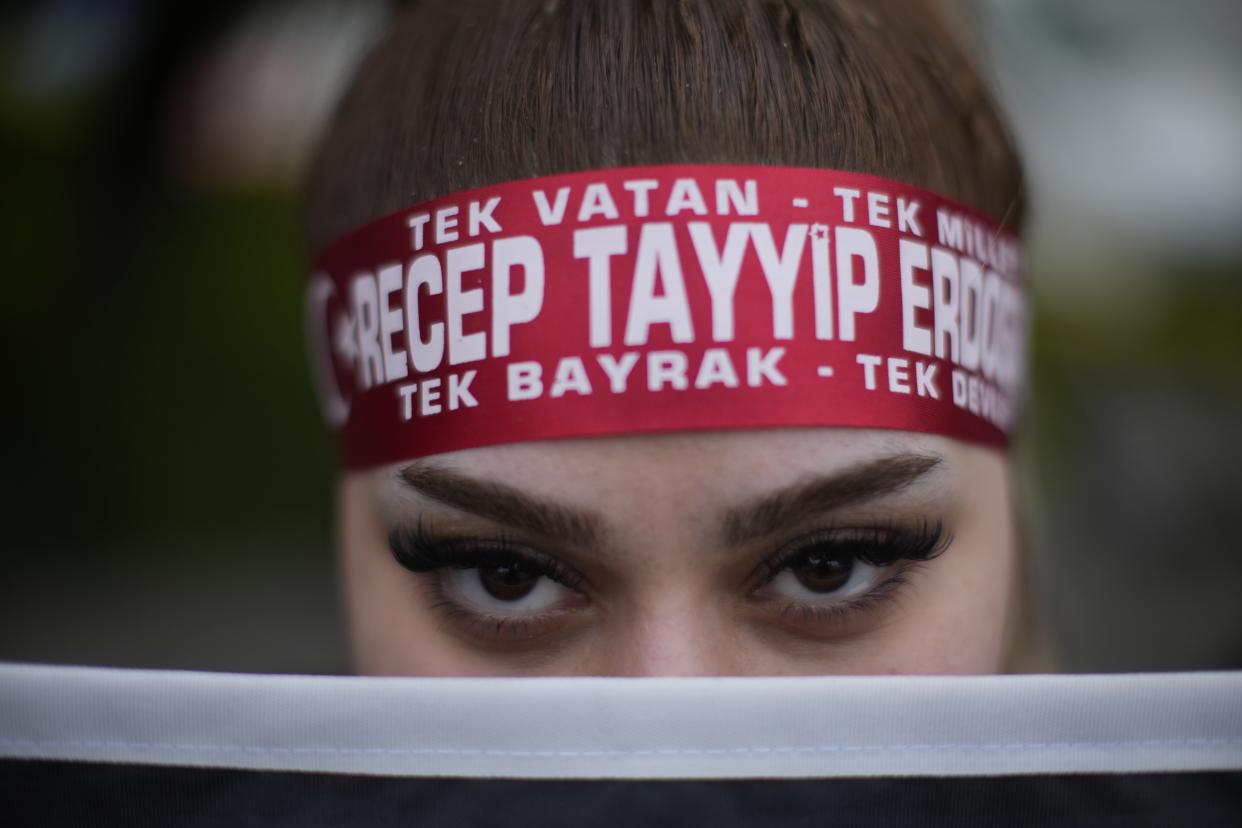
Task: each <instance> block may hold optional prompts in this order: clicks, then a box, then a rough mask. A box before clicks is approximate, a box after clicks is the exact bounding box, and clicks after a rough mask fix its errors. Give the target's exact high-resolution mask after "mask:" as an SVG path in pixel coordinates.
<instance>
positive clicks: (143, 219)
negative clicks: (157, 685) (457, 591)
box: [0, 0, 1242, 672]
mask: <svg viewBox="0 0 1242 828" xmlns="http://www.w3.org/2000/svg"><path fill="white" fill-rule="evenodd" d="M943 5H944V6H945V7H946V12H947V13H948V14H949V15H950V17H951V19H952V20H953V21H954V22H955V24H956V25H958V26H959V27H960V29H961V34H962V38H963V39H964V40H965V41H966V42H967V43H968V44H969V46H970V47H971V48H972V49H974V50H976V51H977V53H978V55H979V59H980V61H981V63H983V65H984V66H985V67H986V69H987V72H988V74H989V76H990V77H991V78H992V79H993V82H994V86H995V88H996V91H997V94H998V97H999V98H1000V99H1001V101H1002V104H1003V106H1004V108H1005V109H1006V110H1007V112H1008V113H1009V115H1010V117H1011V121H1012V123H1013V125H1014V129H1015V133H1016V134H1017V137H1018V140H1019V143H1020V145H1021V147H1022V150H1023V153H1024V155H1025V157H1026V159H1027V164H1028V175H1029V178H1030V188H1031V197H1032V207H1033V214H1032V221H1031V223H1030V225H1029V232H1028V238H1029V240H1030V253H1031V278H1032V281H1033V283H1034V285H1035V295H1034V301H1035V343H1034V350H1033V374H1034V387H1033V394H1032V405H1031V409H1030V412H1029V420H1028V424H1029V429H1028V432H1027V438H1026V440H1025V441H1024V443H1023V445H1022V446H1021V455H1020V456H1021V462H1022V469H1023V474H1024V476H1025V479H1026V482H1027V487H1028V490H1029V492H1028V493H1029V501H1030V503H1029V510H1030V514H1029V523H1030V530H1031V538H1032V545H1033V558H1034V564H1035V569H1036V573H1037V588H1038V592H1039V594H1040V596H1041V611H1042V613H1043V617H1044V618H1045V620H1046V621H1047V623H1048V625H1049V627H1050V629H1051V630H1052V633H1053V635H1054V639H1055V643H1056V646H1057V649H1058V651H1059V654H1060V661H1061V666H1063V667H1064V668H1065V669H1068V670H1075V671H1082V670H1159V669H1203V668H1237V667H1242V543H1239V540H1238V537H1239V534H1240V533H1242V528H1239V526H1238V525H1237V524H1235V523H1234V521H1235V520H1237V519H1238V513H1239V511H1240V507H1239V502H1240V501H1242V497H1240V493H1242V162H1240V161H1239V157H1238V154H1239V149H1240V148H1242V57H1240V56H1242V49H1240V48H1239V46H1240V45H1242V43H1240V42H1239V41H1240V40H1242V38H1239V36H1238V34H1237V32H1240V31H1242V4H1237V3H1234V2H1228V0H1193V2H1185V3H1179V4H1171V3H1163V2H1156V0H1134V1H1133V2H1127V0H1111V1H1110V2H1094V3H1076V2H1069V0H1062V1H1061V2H1057V1H1055V0H977V2H969V3H953V2H948V3H944V4H943ZM390 13H391V4H389V3H384V2H379V1H378V0H375V1H373V2H363V1H362V0H358V1H356V2H340V1H339V0H315V2H299V3H288V2H287V3H273V2H216V3H203V4H167V3H155V2H146V3H143V2H138V0H130V1H129V2H120V1H119V0H117V1H115V2H107V1H106V0H99V2H27V3H16V4H14V3H10V4H8V5H7V6H6V7H5V10H4V11H3V12H0V20H3V27H2V28H0V172H2V173H3V187H2V188H0V215H2V216H3V222H2V223H0V249H2V250H3V255H4V263H5V264H4V287H5V299H4V301H3V302H2V303H0V319H2V323H0V327H2V330H3V337H4V345H5V350H4V353H5V355H6V361H7V364H8V365H9V369H8V371H9V373H10V376H11V377H12V379H11V380H10V381H9V382H8V383H7V386H8V389H9V390H8V393H6V395H5V398H6V400H7V401H8V402H7V404H6V405H5V409H6V412H7V418H8V419H9V421H10V423H11V425H10V427H9V432H10V434H11V438H10V442H9V444H8V446H7V447H6V449H5V457H6V460H5V464H4V469H5V473H4V475H3V478H2V479H3V486H4V490H3V503H4V537H5V540H4V547H3V548H4V553H3V555H4V557H3V569H2V574H0V659H3V660H31V661H52V662H74V663H94V664H115V665H124V666H152V667H193V668H204V669H228V670H259V671H271V672H278V671H290V672H336V671H342V670H346V669H348V662H347V659H346V656H345V652H344V644H343V636H342V634H341V630H340V626H339V608H338V604H337V596H336V592H335V586H334V572H333V559H332V551H331V549H332V520H331V511H332V494H333V476H334V459H333V451H334V449H333V446H332V443H331V441H330V439H329V436H328V433H327V431H326V429H325V428H324V427H323V425H322V424H321V422H320V419H319V416H318V412H317V408H316V406H315V403H314V400H313V397H312V393H311V390H310V385H309V380H308V372H307V369H306V359H305V355H304V352H303V346H302V331H301V319H300V316H301V287H302V284H303V280H304V278H305V275H306V273H307V268H308V263H307V258H306V255H305V251H304V249H303V246H302V238H301V232H300V226H299V214H298V205H297V189H298V184H299V181H300V176H301V174H302V170H303V168H304V164H305V161H306V157H307V154H308V152H309V150H310V148H311V147H312V146H313V142H314V140H315V136H316V135H317V133H318V130H319V129H321V127H322V124H323V122H324V119H325V118H326V117H327V116H328V115H329V114H330V112H331V108H332V104H333V102H334V100H335V98H336V96H337V95H338V94H339V91H340V89H341V86H342V84H343V83H344V82H345V80H346V78H347V77H348V74H349V72H350V70H351V68H352V67H353V65H354V64H355V62H356V61H357V59H358V58H359V56H360V55H361V54H362V53H363V51H364V50H365V49H366V48H367V46H368V45H369V44H370V43H371V42H372V41H373V39H374V38H375V37H376V36H377V34H378V33H379V32H380V31H381V30H382V28H383V26H384V24H385V20H386V19H387V17H388V15H389V14H390Z"/></svg>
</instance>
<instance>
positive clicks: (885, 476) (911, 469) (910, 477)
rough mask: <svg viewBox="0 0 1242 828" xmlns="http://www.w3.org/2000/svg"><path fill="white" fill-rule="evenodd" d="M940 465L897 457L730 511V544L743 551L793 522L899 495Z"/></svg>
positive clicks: (916, 457)
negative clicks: (744, 548) (748, 543)
mask: <svg viewBox="0 0 1242 828" xmlns="http://www.w3.org/2000/svg"><path fill="white" fill-rule="evenodd" d="M940 464H941V458H939V457H935V456H932V455H926V454H896V455H892V456H890V457H884V458H881V459H879V460H874V461H871V462H869V463H864V464H862V465H859V466H855V467H853V468H849V469H846V470H845V471H842V472H837V473H834V474H831V475H825V476H819V477H813V478H811V479H810V480H804V481H801V482H799V483H796V484H794V485H792V486H789V487H787V488H785V489H781V490H779V491H776V492H773V493H772V494H768V495H765V496H763V497H762V498H759V499H758V500H756V501H753V502H751V503H745V504H742V505H740V506H736V507H733V508H731V509H729V510H728V511H726V512H725V516H724V523H723V526H724V538H725V541H726V542H727V543H728V544H730V545H733V546H740V545H741V544H744V543H747V542H749V541H753V540H756V539H759V538H764V537H767V536H769V535H772V534H774V533H776V532H778V531H780V530H781V529H783V528H784V527H786V526H787V525H789V524H791V523H795V522H797V521H800V520H806V519H808V518H810V517H813V516H815V515H818V514H823V513H824V512H831V511H834V510H836V509H841V508H844V507H845V506H850V505H853V504H856V503H861V502H864V501H867V500H872V499H874V498H877V497H879V496H881V495H886V494H892V493H894V492H898V491H900V490H901V489H904V488H906V487H907V486H909V485H911V484H912V483H914V482H915V481H916V480H918V479H920V478H921V477H923V476H925V475H927V474H928V473H930V472H931V471H932V470H933V469H935V468H936V467H937V466H939V465H940Z"/></svg>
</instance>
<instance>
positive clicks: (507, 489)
mask: <svg viewBox="0 0 1242 828" xmlns="http://www.w3.org/2000/svg"><path fill="white" fill-rule="evenodd" d="M397 474H398V477H399V478H400V479H401V481H402V482H403V483H405V484H406V485H407V486H409V487H410V488H411V489H413V490H414V491H416V492H418V493H419V494H421V495H423V496H424V497H427V498H430V499H431V500H434V501H436V502H437V503H441V504H443V505H445V506H451V507H452V508H454V509H459V510H461V511H463V512H469V513H470V514H473V515H477V516H479V517H483V518H487V519H488V520H492V521H495V522H496V523H500V524H503V525H505V526H510V527H513V528H517V529H523V530H525V531H527V532H531V533H533V534H536V535H542V536H544V537H548V538H556V539H558V540H561V541H563V542H565V543H569V544H571V545H573V546H582V547H594V546H597V545H598V544H599V540H600V537H601V536H602V535H603V534H604V531H603V526H604V522H603V520H602V519H601V518H600V517H599V516H598V515H596V514H595V513H593V512H590V511H587V510H582V509H574V508H570V507H568V506H563V505H561V504H559V503H552V502H550V501H546V500H538V499H536V498H533V497H530V496H529V495H527V494H525V493H524V492H522V491H520V490H518V489H515V488H513V487H511V486H506V485H504V484H503V483H495V482H492V481H485V480H478V479H476V478H473V477H467V476H466V475H462V474H458V473H456V472H453V471H449V470H448V469H445V468H443V467H440V466H436V465H432V464H428V463H412V464H410V465H408V466H406V467H404V468H403V469H401V470H400V471H399V472H398V473H397Z"/></svg>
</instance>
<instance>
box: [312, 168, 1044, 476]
mask: <svg viewBox="0 0 1242 828" xmlns="http://www.w3.org/2000/svg"><path fill="white" fill-rule="evenodd" d="M316 267H317V272H316V274H315V276H314V277H313V278H312V280H311V282H310V285H309V288H308V292H307V301H306V312H307V320H308V326H309V332H310V339H311V350H312V355H313V357H314V361H315V369H314V370H315V378H316V383H317V386H318V390H319V392H320V397H321V400H322V402H323V404H324V410H325V412H326V414H327V417H328V420H329V422H330V423H331V424H332V425H333V426H334V427H336V428H338V429H339V431H340V437H341V445H342V453H343V458H344V462H345V465H346V466H348V467H350V468H363V467H368V466H374V465H378V464H382V463H387V462H393V461H398V460H405V459H410V458H415V457H421V456H425V455H429V454H438V453H441V452H446V451H453V450H455V449H463V448H470V447H473V446H486V445H492V444H496V443H512V442H517V441H523V440H542V439H557V438H564V437H582V436H589V435H605V434H636V433H644V432H655V431H681V430H688V429H727V428H769V427H780V426H856V427H864V428H894V429H904V430H909V431H922V432H930V433H935V434H942V435H945V436H948V437H953V438H957V439H960V440H968V441H971V442H975V443H981V444H985V445H990V446H1003V445H1005V444H1006V442H1007V440H1008V437H1009V435H1010V433H1011V432H1012V429H1013V426H1014V422H1015V419H1016V416H1017V412H1018V409H1019V407H1020V404H1021V398H1022V386H1023V382H1024V363H1025V330H1026V311H1025V303H1024V298H1023V293H1022V287H1023V280H1022V275H1021V268H1022V255H1021V250H1020V247H1019V244H1018V241H1017V239H1016V238H1015V237H1014V236H1013V235H1012V234H1011V233H1009V232H1007V231H1006V230H1004V229H1003V228H1001V227H1000V226H998V225H997V224H996V223H995V222H993V221H991V220H989V219H987V218H985V217H983V216H981V215H980V214H979V213H977V212H975V211H973V210H970V209H968V208H966V207H963V206H962V205H960V204H956V203H954V202H951V201H949V200H947V199H944V198H941V197H940V196H938V195H935V194H934V193H930V192H927V191H925V190H919V189H917V188H914V187H911V186H908V185H906V184H901V183H898V182H895V181H889V180H886V179H882V178H876V177H874V176H868V175H859V174H856V173H847V172H838V171H835V170H821V169H800V168H790V167H758V166H717V165H676V166H659V167H630V168H620V169H607V170H592V171H589V172H580V173H570V174H567V175H556V176H548V177H546V178H536V179H530V180H526V181H514V182H509V183H506V184H498V185H495V186H490V187H481V188H479V189H476V190H468V191H465V192H461V193H455V194H453V195H450V196H445V197H443V198H437V199H434V200H432V201H428V202H425V203H423V204H419V205H417V206H415V207H412V208H409V209H406V210H401V211H400V212H397V213H393V214H391V215H388V216H385V217H384V218H381V219H378V220H377V221H375V222H372V223H371V224H368V225H366V226H365V227H362V228H360V229H358V230H355V231H354V232H352V233H350V234H348V235H347V236H345V237H344V238H342V239H340V240H338V241H336V242H335V243H333V244H331V245H329V246H328V247H327V248H326V249H325V250H324V251H322V253H321V254H320V255H319V257H318V259H317V261H316Z"/></svg>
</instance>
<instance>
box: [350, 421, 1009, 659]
mask: <svg viewBox="0 0 1242 828" xmlns="http://www.w3.org/2000/svg"><path fill="white" fill-rule="evenodd" d="M341 515H342V540H343V570H344V577H345V592H346V603H347V611H348V616H349V622H350V628H351V632H352V640H353V647H354V654H355V658H356V662H357V666H358V668H359V670H360V671H361V672H363V673H375V674H413V675H458V676H476V675H572V674H578V675H624V676H656V675H744V674H758V675H790V674H829V673H871V674H876V673H989V672H996V671H997V670H998V669H1000V667H1001V663H1002V660H1003V658H1004V655H1005V653H1004V649H1005V641H1006V632H1007V630H1006V627H1007V621H1008V618H1009V615H1010V604H1011V594H1012V592H1013V590H1012V589H1011V587H1012V583H1011V582H1012V579H1013V573H1014V569H1015V539H1014V527H1013V515H1012V507H1011V503H1010V490H1009V480H1008V476H1007V470H1006V464H1005V460H1004V458H1003V456H1002V455H1001V454H1000V453H998V452H996V451H992V450H989V449H984V448H978V447H973V446H968V445H966V444H963V443H959V442H957V441H954V440H950V439H946V438H942V437H936V436H931V435H925V434H913V433H907V432H896V431H880V430H858V429H788V430H766V431H736V432H714V433H701V432H700V433H684V434H667V435H655V436H635V437H612V438H600V439H581V440H565V441H558V442H541V443H522V444H513V445H504V446H496V447H488V448H478V449H470V450H466V451H460V452H455V453H452V454H442V455H437V456H434V457H429V458H424V459H422V460H417V461H411V462H408V463H401V464H398V465H394V466H389V467H385V468H383V469H378V470H374V471H368V472H361V473H353V474H349V475H347V476H346V477H345V479H344V481H343V484H342V487H341Z"/></svg>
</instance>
